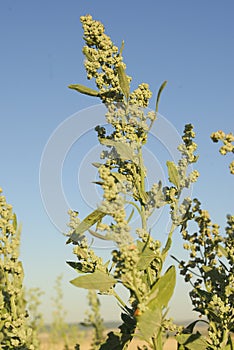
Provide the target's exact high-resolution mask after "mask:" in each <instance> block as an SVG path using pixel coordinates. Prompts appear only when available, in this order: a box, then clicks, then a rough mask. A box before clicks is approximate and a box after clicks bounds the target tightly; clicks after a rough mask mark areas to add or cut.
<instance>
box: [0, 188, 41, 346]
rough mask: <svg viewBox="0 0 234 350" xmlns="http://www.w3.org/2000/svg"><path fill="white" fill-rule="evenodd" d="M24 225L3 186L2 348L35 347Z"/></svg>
mask: <svg viewBox="0 0 234 350" xmlns="http://www.w3.org/2000/svg"><path fill="white" fill-rule="evenodd" d="M19 245H20V229H19V228H18V227H17V221H16V216H15V214H14V213H13V211H12V206H11V205H9V204H8V203H7V202H6V198H5V196H3V195H2V189H0V281H1V283H0V341H1V348H2V349H25V350H29V349H30V350H34V349H35V346H34V345H33V344H34V339H33V331H32V328H31V327H30V326H29V324H28V313H27V311H26V309H25V300H24V290H23V278H24V271H23V266H22V263H21V261H19V260H18V258H19Z"/></svg>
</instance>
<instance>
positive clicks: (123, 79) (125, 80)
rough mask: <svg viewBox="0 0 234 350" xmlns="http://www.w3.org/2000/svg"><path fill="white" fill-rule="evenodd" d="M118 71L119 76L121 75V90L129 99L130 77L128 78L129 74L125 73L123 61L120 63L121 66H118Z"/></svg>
mask: <svg viewBox="0 0 234 350" xmlns="http://www.w3.org/2000/svg"><path fill="white" fill-rule="evenodd" d="M117 73H118V77H119V85H120V87H121V90H122V92H123V94H124V96H125V97H126V99H128V97H129V92H130V87H129V82H128V78H127V75H126V73H125V69H124V67H123V64H122V63H120V64H119V66H118V68H117Z"/></svg>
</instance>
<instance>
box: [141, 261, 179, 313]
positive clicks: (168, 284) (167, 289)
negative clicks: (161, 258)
mask: <svg viewBox="0 0 234 350" xmlns="http://www.w3.org/2000/svg"><path fill="white" fill-rule="evenodd" d="M175 284H176V271H175V266H171V267H169V269H168V270H167V271H166V272H165V274H164V275H163V276H162V277H160V278H159V280H158V281H157V282H156V283H155V285H154V286H153V288H152V290H151V293H150V295H149V299H148V303H150V302H151V301H152V300H155V302H156V303H157V304H158V305H159V307H160V308H161V307H167V304H168V302H169V300H170V299H171V297H172V295H173V292H174V288H175Z"/></svg>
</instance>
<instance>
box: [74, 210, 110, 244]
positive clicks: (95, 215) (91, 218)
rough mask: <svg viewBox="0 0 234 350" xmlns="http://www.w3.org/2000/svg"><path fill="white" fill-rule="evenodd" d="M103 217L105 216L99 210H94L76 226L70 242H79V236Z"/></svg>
mask: <svg viewBox="0 0 234 350" xmlns="http://www.w3.org/2000/svg"><path fill="white" fill-rule="evenodd" d="M105 215H106V214H105V213H103V212H102V211H100V210H99V209H96V210H94V211H93V212H92V213H91V214H89V215H88V216H86V218H85V219H84V220H83V221H82V222H81V223H80V224H79V225H78V226H77V228H76V229H75V232H74V233H73V234H72V235H71V237H70V239H71V240H72V241H75V242H78V241H79V240H80V236H81V234H82V233H84V232H85V231H87V230H88V229H89V228H90V227H91V226H93V225H94V224H96V222H98V221H100V220H101V219H102V218H103V217H104V216H105Z"/></svg>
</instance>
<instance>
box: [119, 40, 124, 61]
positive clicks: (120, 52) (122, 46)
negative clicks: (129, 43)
mask: <svg viewBox="0 0 234 350" xmlns="http://www.w3.org/2000/svg"><path fill="white" fill-rule="evenodd" d="M123 49H124V40H122V44H121V48H120V50H119V55H120V57H122V53H123Z"/></svg>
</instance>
